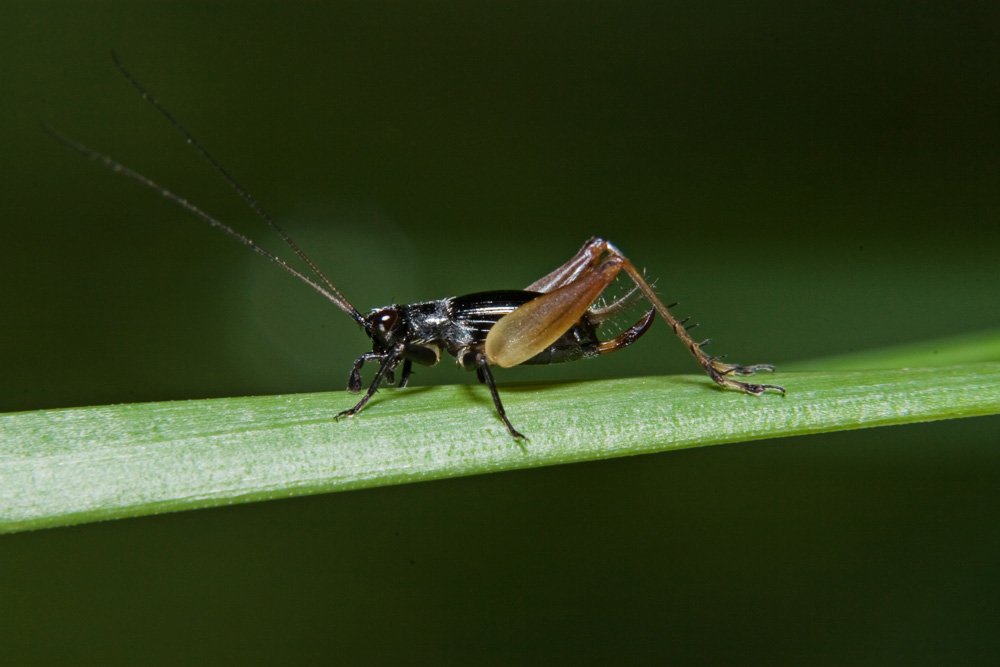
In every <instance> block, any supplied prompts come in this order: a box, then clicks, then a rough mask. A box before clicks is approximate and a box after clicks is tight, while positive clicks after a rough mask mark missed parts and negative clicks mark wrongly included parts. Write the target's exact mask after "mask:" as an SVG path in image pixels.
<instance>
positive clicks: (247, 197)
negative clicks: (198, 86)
mask: <svg viewBox="0 0 1000 667" xmlns="http://www.w3.org/2000/svg"><path fill="white" fill-rule="evenodd" d="M111 59H112V60H113V61H114V63H115V66H116V67H117V68H118V70H119V71H120V72H121V73H122V75H123V76H124V77H125V80H126V81H128V82H129V83H130V84H131V85H132V87H133V88H135V89H136V90H137V91H139V94H140V95H141V96H142V98H143V99H144V100H146V101H147V102H149V103H150V105H152V107H153V108H154V109H156V111H158V112H159V113H160V115H161V116H163V117H164V118H165V119H166V120H167V122H169V123H170V124H171V125H172V126H173V127H174V128H175V129H176V130H177V131H178V132H180V133H181V134H182V135H183V136H184V139H185V141H186V142H187V143H188V144H190V145H191V146H192V147H193V148H194V149H195V150H196V151H197V152H198V154H199V155H200V156H201V157H202V158H204V159H205V161H206V162H208V163H209V165H210V166H211V167H212V169H214V170H215V171H216V172H217V173H218V174H219V175H221V176H222V177H223V178H224V179H225V180H226V182H227V183H229V185H230V186H231V187H232V188H233V189H234V190H236V192H237V194H239V196H240V197H241V198H242V199H243V200H244V201H245V202H246V203H247V204H248V205H249V206H250V208H252V209H253V210H254V212H256V213H257V215H259V216H260V217H261V219H263V220H264V222H266V223H267V224H268V226H269V227H271V229H273V230H274V231H275V232H277V234H278V236H280V237H281V239H282V240H283V241H284V242H285V243H287V244H288V246H289V247H290V248H291V249H292V250H293V251H295V254H296V255H298V256H299V257H300V258H301V259H302V261H303V262H305V263H306V265H307V266H308V267H309V269H310V270H311V271H312V272H313V274H315V276H316V277H317V278H319V280H320V282H321V283H322V286H321V285H319V284H317V283H316V282H315V281H313V280H312V279H311V278H309V277H307V276H305V275H303V274H302V273H301V272H300V271H297V270H296V269H293V268H292V267H291V266H289V265H288V264H287V263H286V262H285V261H284V260H283V259H281V258H280V257H278V256H277V255H275V254H273V253H270V252H268V251H267V250H265V249H264V248H262V247H260V246H259V245H257V244H256V243H255V242H254V241H252V240H251V239H250V238H249V237H247V236H245V235H243V234H241V233H239V232H238V231H236V230H235V229H233V228H232V227H230V226H229V225H226V224H225V223H223V222H221V221H219V220H218V219H216V218H214V217H212V216H211V215H209V214H208V213H206V212H205V211H203V210H201V209H200V208H198V207H197V206H195V205H194V204H192V203H191V202H189V201H188V200H186V199H184V198H183V197H181V196H179V195H177V194H174V193H173V192H171V191H170V190H168V189H167V188H165V187H163V186H162V185H160V184H159V183H157V182H155V181H153V180H152V179H150V178H147V177H146V176H143V175H142V174H140V173H139V172H137V171H135V170H134V169H131V168H129V167H127V166H125V165H123V164H122V163H120V162H118V161H117V160H115V159H113V158H111V157H109V156H107V155H105V154H103V153H100V152H98V151H95V150H93V149H92V148H89V147H87V146H84V145H83V144H81V143H79V142H76V141H73V140H72V139H69V138H67V137H65V136H63V135H61V134H59V133H58V132H56V131H55V130H53V129H52V128H50V127H49V126H48V125H46V124H45V123H42V129H44V130H45V131H46V132H47V133H48V134H50V135H51V136H52V137H54V138H55V139H56V140H58V141H59V142H60V143H62V144H64V145H66V146H68V147H70V148H72V149H73V150H75V151H77V152H78V153H81V154H82V155H84V156H85V157H87V158H89V159H90V160H93V161H95V162H99V163H101V164H103V165H104V166H106V167H108V168H109V169H111V171H113V172H115V173H118V174H121V175H123V176H125V177H126V178H130V179H131V180H133V181H135V182H137V183H139V184H141V185H144V186H145V187H147V188H149V189H151V190H153V191H154V192H157V193H159V194H160V195H161V196H163V197H165V198H167V199H169V200H170V201H172V202H174V203H175V204H177V205H178V206H180V207H182V208H184V209H186V210H187V211H189V212H191V213H193V214H194V215H196V216H197V217H199V218H201V219H202V220H203V221H205V222H207V223H208V224H209V225H210V226H212V227H215V228H216V229H218V230H219V231H221V232H224V233H225V234H227V235H228V236H230V237H231V238H234V239H236V240H237V241H239V242H240V243H242V244H243V245H245V246H247V247H248V248H250V249H251V250H253V251H254V252H256V253H257V254H258V255H261V256H262V257H265V258H267V259H269V260H270V261H272V262H274V263H275V264H277V265H278V266H280V267H281V268H283V269H285V270H286V271H288V272H289V273H291V274H292V275H294V276H295V277H296V278H298V279H299V280H301V281H302V282H304V283H306V284H307V285H309V286H310V287H312V288H313V289H314V290H316V291H317V292H319V293H320V294H322V295H323V296H324V297H326V298H327V299H328V300H329V301H331V302H332V303H333V304H334V305H336V306H337V307H338V308H340V309H341V310H343V311H344V312H345V313H347V314H348V315H350V316H351V317H352V318H354V320H355V321H357V322H358V323H359V324H361V326H366V323H365V319H364V317H363V316H362V315H361V314H360V313H359V312H358V310H357V308H355V307H354V306H353V305H352V304H351V302H350V301H348V300H347V297H345V296H344V295H343V294H341V293H340V290H338V289H337V288H336V287H335V286H334V284H333V283H332V282H331V281H330V279H329V278H327V277H326V275H325V274H324V273H323V272H322V271H320V269H319V267H318V266H316V264H315V262H313V261H312V259H311V258H310V257H309V256H308V255H306V253H305V252H303V251H302V249H301V248H299V246H298V245H297V244H296V243H295V241H293V240H292V238H291V237H290V236H289V235H288V234H287V233H286V232H285V230H283V229H282V228H281V227H279V226H278V223H277V222H275V220H274V218H272V217H271V216H270V215H268V213H267V212H266V211H265V210H264V209H263V207H262V206H261V205H260V203H259V202H258V201H257V200H256V199H255V198H254V197H253V195H251V194H250V193H249V192H248V191H247V190H246V189H245V188H244V187H243V186H242V185H240V184H239V182H238V181H237V180H236V179H235V178H234V177H233V176H232V174H230V173H229V172H228V171H226V169H225V168H224V167H223V166H222V165H221V164H219V162H218V161H217V160H216V159H215V158H214V157H213V156H212V154H211V153H209V152H208V151H207V150H206V149H205V147H204V146H202V145H201V142H199V141H198V140H197V139H195V138H194V136H193V135H192V134H191V133H190V132H188V130H187V128H185V127H184V126H183V125H181V123H180V121H178V120H177V119H176V118H174V116H173V115H172V114H171V113H170V112H169V111H167V109H166V108H165V107H164V106H163V105H162V104H160V102H159V101H158V100H157V99H156V98H155V97H153V95H151V94H150V92H149V91H148V90H147V89H146V87H145V86H143V85H142V84H141V83H139V81H138V80H137V79H136V78H135V77H134V76H132V74H131V73H130V72H129V71H128V70H127V69H125V66H124V64H122V62H121V60H120V59H119V58H118V55H117V54H116V53H115V52H114V51H112V52H111Z"/></svg>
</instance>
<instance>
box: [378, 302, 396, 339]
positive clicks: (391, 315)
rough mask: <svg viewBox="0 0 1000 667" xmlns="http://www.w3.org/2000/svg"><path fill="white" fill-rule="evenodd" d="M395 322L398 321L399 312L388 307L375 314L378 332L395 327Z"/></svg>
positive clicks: (386, 331)
mask: <svg viewBox="0 0 1000 667" xmlns="http://www.w3.org/2000/svg"><path fill="white" fill-rule="evenodd" d="M397 322H399V313H397V312H396V311H395V310H390V309H388V308H386V309H385V310H383V311H382V312H380V313H378V314H377V315H376V316H375V327H376V328H377V329H378V330H379V333H383V334H387V333H389V332H390V331H392V330H393V329H394V328H395V327H396V323H397Z"/></svg>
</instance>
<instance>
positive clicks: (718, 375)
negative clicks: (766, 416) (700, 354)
mask: <svg viewBox="0 0 1000 667" xmlns="http://www.w3.org/2000/svg"><path fill="white" fill-rule="evenodd" d="M706 370H708V375H709V376H710V377H711V378H712V379H713V380H715V382H717V383H718V384H720V385H722V386H723V387H731V388H733V389H738V390H740V391H744V392H746V393H748V394H753V395H754V396H760V395H761V394H763V393H764V392H765V391H767V390H768V389H773V390H775V391H776V392H778V393H780V394H781V395H782V396H785V388H784V387H781V386H779V385H776V384H754V383H751V382H740V381H739V380H734V379H732V377H731V376H733V375H753V374H754V373H756V372H757V371H768V372H770V373H773V372H774V366H772V365H771V364H754V365H753V366H740V365H739V364H723V363H719V362H718V361H711V362H710V363H709V365H708V366H707V368H706Z"/></svg>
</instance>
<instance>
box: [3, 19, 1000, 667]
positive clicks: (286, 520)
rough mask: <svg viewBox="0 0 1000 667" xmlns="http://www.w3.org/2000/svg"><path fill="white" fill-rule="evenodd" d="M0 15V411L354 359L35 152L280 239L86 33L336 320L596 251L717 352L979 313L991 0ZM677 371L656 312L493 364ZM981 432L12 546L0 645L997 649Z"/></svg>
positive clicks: (871, 439) (183, 389)
mask: <svg viewBox="0 0 1000 667" xmlns="http://www.w3.org/2000/svg"><path fill="white" fill-rule="evenodd" d="M0 36H2V39H0V93H2V97H3V101H2V105H0V127H2V131H0V155H2V163H0V164H2V165H3V167H4V173H3V178H2V179H0V248H2V250H3V258H2V261H0V303H2V304H3V312H4V315H3V320H2V322H0V325H2V326H0V345H2V348H0V349H2V362H0V377H2V382H0V410H4V411H11V410H27V409H35V408H51V407H61V406H74V405H87V404H101V403H110V402H130V401H147V400H165V399H183V398H198V397H207V396H225V395H245V394H267V393H279V392H299V391H321V390H328V389H339V388H342V387H343V386H344V384H345V383H346V375H347V370H348V369H349V366H350V362H351V360H352V359H353V358H354V357H355V356H356V355H357V354H359V353H360V352H362V351H364V349H365V341H364V338H363V336H362V335H361V334H360V333H359V332H358V331H357V328H356V327H355V325H353V324H352V323H351V322H350V321H349V320H348V319H347V318H346V317H344V316H343V314H341V313H340V312H339V311H337V310H336V309H334V308H331V307H330V306H328V305H327V304H325V303H324V302H323V301H322V300H321V299H318V298H316V296H315V295H314V294H312V293H311V292H310V291H309V290H307V289H304V288H302V286H300V285H297V284H296V283H295V282H294V281H293V280H291V279H288V278H287V277H286V276H283V275H281V273H280V272H279V271H277V270H276V269H275V268H274V267H273V266H270V265H268V263H266V262H264V261H261V260H260V259H259V258H256V257H254V256H253V255H252V254H251V253H248V252H246V251H245V250H243V249H241V248H240V247H238V246H237V245H236V244H233V243H232V242H230V241H228V240H226V239H225V238H224V237H222V236H221V235H220V234H218V233H214V232H212V231H211V230H207V229H205V228H204V226H203V225H200V224H199V223H197V222H196V221H194V220H193V219H191V218H189V217H186V216H185V215H184V214H183V213H182V212H180V211H179V210H178V209H177V208H176V207H174V206H171V205H170V204H169V203H167V202H165V201H163V200H161V199H160V198H159V197H157V196H155V195H154V194H152V193H150V192H148V191H144V190H143V189H141V188H138V187H136V186H134V185H132V184H130V183H128V182H125V181H124V180H123V179H121V178H118V177H116V176H114V175H113V174H111V173H109V172H107V171H106V170H102V169H100V168H97V167H96V166H94V165H91V164H88V163H86V161H84V160H83V159H81V158H79V157H78V156H76V155H74V154H72V153H71V152H69V151H67V150H65V149H64V148H63V147H61V146H59V145H58V144H56V143H55V142H53V141H51V140H50V139H48V138H47V137H46V136H45V135H44V134H42V132H41V131H40V130H39V129H38V125H37V123H38V121H39V120H45V121H47V122H48V123H50V124H51V125H53V126H54V127H56V128H57V129H59V130H60V131H62V132H64V133H66V134H68V135H69V136H72V137H73V138H76V139H78V140H80V141H83V142H84V143H87V144H89V145H92V146H93V147H95V148H99V149H101V150H103V151H107V152H109V153H111V154H112V155H114V156H115V157H117V158H119V159H121V160H122V161H124V162H125V163H126V164H128V165H130V166H133V167H135V168H138V169H139V170H140V171H143V172H145V173H147V174H148V175H150V176H152V177H153V178H155V179H157V180H159V181H161V182H162V183H164V184H165V185H167V186H168V187H171V188H173V189H175V190H177V191H178V192H179V193H181V194H183V195H184V196H187V197H189V198H190V199H191V200H192V201H195V202H197V203H198V204H199V205H201V206H203V207H205V208H206V209H207V210H209V211H210V212H212V213H214V214H217V215H219V216H220V217H222V218H223V219H224V220H226V221H228V222H231V223H232V224H234V225H235V226H237V227H238V228H239V229H240V230H242V231H244V232H246V233H248V234H250V235H251V236H253V237H254V238H255V239H256V240H258V241H260V242H262V244H264V245H267V246H269V247H271V248H273V249H280V248H279V245H278V244H277V243H274V242H272V241H271V239H272V238H273V237H271V236H269V235H268V233H267V231H266V229H264V226H263V224H262V223H260V221H258V220H255V219H254V218H253V216H252V214H250V213H249V212H248V211H247V210H246V208H245V206H243V205H242V204H241V202H239V200H238V199H237V198H236V197H235V196H234V195H233V194H232V193H231V192H229V191H228V190H227V188H226V186H225V184H224V183H222V181H221V180H220V179H219V178H218V177H216V176H215V175H213V174H212V173H211V172H210V170H209V169H208V168H207V167H206V166H205V165H204V164H203V163H202V162H200V161H199V159H198V158H197V156H195V155H194V154H193V152H192V151H191V150H190V149H189V148H188V147H187V146H185V145H184V143H183V141H182V140H181V139H180V138H179V137H178V136H177V135H176V134H175V133H174V132H173V131H172V130H171V129H170V128H169V127H168V126H167V125H166V124H165V123H163V122H162V121H161V119H159V118H157V117H156V116H155V114H154V113H152V112H151V110H150V108H148V106H144V104H143V103H142V102H141V100H140V99H139V98H138V96H137V95H136V94H134V92H133V91H132V90H131V89H130V88H129V87H128V86H127V84H125V82H124V81H123V80H122V78H121V77H120V76H119V75H118V73H117V72H116V71H115V69H114V67H113V66H112V65H111V62H110V58H109V57H108V52H109V50H110V49H111V48H115V49H117V51H118V53H119V54H120V55H121V57H122V58H123V60H124V61H125V62H126V63H127V64H128V65H129V67H130V68H131V69H132V70H133V72H134V73H135V74H136V75H137V76H139V78H140V79H141V80H142V81H144V82H145V83H146V84H147V85H148V86H149V87H150V88H151V89H152V90H153V91H154V92H155V94H156V95H157V96H158V97H160V98H161V99H162V100H163V101H164V102H165V103H166V104H167V105H168V106H169V107H170V109H171V110H172V111H173V112H174V113H175V114H176V115H177V116H178V117H180V118H181V119H182V120H183V121H184V122H185V123H186V124H187V125H188V127H189V128H190V129H191V130H192V132H194V133H195V134H196V136H198V137H199V138H200V139H201V140H202V141H203V142H204V143H205V144H207V145H208V146H209V147H210V148H211V149H212V150H213V151H214V152H215V153H216V155H217V157H218V158H219V159H220V160H221V161H222V162H223V163H224V164H225V165H226V166H227V167H228V168H229V169H230V170H231V171H232V172H233V173H234V174H236V175H237V177H238V178H239V179H240V180H241V181H242V182H243V183H244V185H246V186H247V187H248V188H249V189H250V190H251V191H252V192H253V193H255V195H256V196H257V197H258V198H259V199H260V200H261V201H262V202H263V204H264V206H265V208H266V209H268V210H269V211H270V212H271V213H272V214H273V215H274V216H275V217H277V218H278V219H279V220H280V221H282V224H284V225H285V227H286V228H287V229H288V231H289V232H291V233H292V235H293V236H294V237H295V238H296V239H297V240H298V241H299V242H300V244H301V245H302V246H303V247H304V248H305V249H306V250H307V251H308V252H309V253H310V254H311V255H312V256H313V257H314V258H315V259H316V260H317V262H318V263H319V264H320V265H321V266H323V267H325V268H326V270H327V272H328V273H329V275H330V277H331V278H332V279H333V280H334V282H335V283H336V284H337V285H338V286H339V287H340V288H341V289H342V291H343V292H344V293H345V294H346V295H347V296H348V297H349V298H350V299H351V300H352V301H353V302H354V303H355V305H357V306H358V307H359V309H362V310H367V309H368V308H370V307H372V306H376V305H381V304H384V303H386V302H390V301H400V302H406V301H414V300H422V299H428V298H434V297H441V296H446V295H451V294H458V293H465V292H472V291H477V290H482V289H494V288H507V287H509V288H517V287H521V286H523V285H525V284H527V283H529V282H531V281H533V280H534V279H536V278H537V277H539V276H540V275H542V274H543V273H544V272H546V271H548V270H550V269H551V268H553V267H554V266H556V265H558V264H559V263H561V262H562V261H564V260H565V259H566V258H567V257H568V256H569V255H570V254H572V253H573V252H574V251H575V250H576V249H577V247H578V246H579V245H580V244H581V243H582V242H583V241H584V240H585V239H586V238H587V237H589V236H591V235H593V234H601V235H605V236H608V237H609V238H611V239H613V240H614V241H616V242H617V244H618V245H619V246H620V247H621V248H622V249H623V250H624V251H625V252H626V253H628V254H629V255H630V256H631V257H632V258H633V260H634V261H635V262H636V263H637V264H638V265H640V266H643V267H646V268H647V269H648V270H649V273H650V275H651V276H653V277H656V278H658V279H659V282H658V287H659V289H660V291H661V293H662V294H663V295H664V298H665V299H667V300H668V301H671V300H681V301H682V302H683V305H682V307H681V308H680V309H679V312H680V313H681V314H692V315H694V316H695V317H696V319H698V320H700V321H701V322H703V323H704V326H703V330H704V331H705V332H706V334H705V335H710V336H712V337H713V338H714V339H715V341H716V343H715V345H716V347H715V349H716V350H718V351H720V352H728V353H729V354H730V355H731V358H732V359H734V360H736V361H742V362H760V361H770V362H775V363H777V364H779V367H780V364H781V363H782V362H791V361H794V360H798V359H806V358H810V357H816V356H825V355H829V354H834V353H840V352H848V351H852V350H862V349H868V348H871V347H878V346H884V345H892V344H896V343H904V342H909V341H917V340H922V339H927V338H935V337H940V336H945V335H948V334H951V333H964V332H974V331H979V330H982V329H986V328H992V327H996V326H997V321H998V317H997V313H998V312H1000V290H998V289H997V285H998V261H997V251H998V249H1000V231H998V227H997V224H996V222H997V217H998V213H1000V188H998V187H997V185H998V176H1000V170H998V164H1000V9H998V5H997V4H996V3H995V2H984V3H950V2H937V3H934V2H929V3H921V2H917V3H914V2H898V3H894V2H881V3H830V4H829V5H821V4H816V3H801V2H770V3H759V2H758V3H743V2H730V3H698V4H697V7H696V8H693V7H681V6H673V5H672V4H670V3H627V2H604V3H540V2H523V3H500V2H496V3H485V2H476V3H454V2H437V3H410V2H398V3H385V2H358V3H298V2H287V3H232V4H228V3H223V4H218V3H190V4H180V3H173V4H148V3H96V2H93V3H79V4H63V3H48V4H42V3H29V2H25V3H14V2H6V3H4V4H2V5H0ZM695 371H696V368H695V367H694V366H693V364H692V363H691V361H690V358H689V357H688V355H687V354H686V353H685V352H684V351H683V349H682V348H681V346H680V345H678V344H677V343H676V342H675V341H673V340H671V339H670V337H669V336H668V335H667V334H666V333H664V331H663V330H660V331H654V332H653V333H651V334H650V335H649V337H647V339H644V340H643V341H642V342H641V344H639V345H637V346H636V347H634V348H632V349H630V350H628V351H626V352H624V353H622V354H619V355H615V356H614V357H613V358H607V359H602V360H600V361H595V362H591V363H585V364H576V365H570V366H566V367H559V368H548V369H545V368H543V369H514V370H511V371H506V372H503V373H501V374H499V378H498V379H500V381H501V382H503V381H520V380H535V379H538V380H540V379H546V378H563V379H564V378H569V377H598V376H602V377H617V376H628V375H640V374H664V373H679V372H695ZM468 379H469V378H468V377H467V376H466V375H465V374H463V373H461V372H460V371H457V370H455V369H453V368H451V364H443V365H442V367H441V368H437V369H432V370H426V371H422V372H421V373H420V374H419V376H417V377H416V378H415V381H416V383H439V382H440V383H448V382H455V381H467V380H468ZM710 394H711V392H707V393H706V400H711V395H710ZM398 400H405V397H400V398H399V399H398ZM342 407H344V406H340V405H336V406H331V410H336V409H340V408H342ZM485 418H488V416H487V415H484V419H485ZM997 426H998V421H997V419H995V418H992V419H979V420H973V421H967V422H961V423H942V424H933V425H926V426H912V427H905V428H897V429H885V430H875V431H861V432H857V433H847V434H837V435H830V436H822V437H811V438H793V439H788V440H779V441H773V442H767V443H756V444H752V445H739V446H730V447H719V448H710V449H704V450H700V451H699V450H695V451H686V452H678V453H672V454H669V455H660V456H646V457H641V458H636V459H629V460H617V461H609V462H603V463H594V464H583V465H574V466H567V467H561V468H552V469H547V470H536V471H525V472H518V473H508V474H503V475H496V476H490V477H481V478H474V479H465V480H454V481H449V482H442V483H432V484H420V485H412V486H406V487H398V488H389V489H379V490H373V491H366V492H356V493H346V494H337V495H330V496H320V497H313V498H305V499H297V500H290V501H285V502H273V503H266V504H258V505H251V506H242V507H236V508H229V509H219V510H209V511H200V512H192V513H186V514H182V515H172V516H162V517H152V518H148V519H139V520H130V521H122V522H116V523H110V524H103V525H92V526H84V527H79V528H71V529H61V530H51V531H43V532H39V533H32V534H22V535H14V536H6V537H2V538H0V572H2V584H0V655H2V656H3V660H4V662H5V664H21V663H25V664H31V663H37V664H45V663H48V662H50V661H60V662H65V663H67V664H69V663H76V664H79V662H80V661H83V660H87V661H94V662H101V663H104V664H113V663H121V664H137V663H145V664H151V663H162V664H178V663H182V662H183V663H189V664H190V663H192V662H195V663H197V662H202V663H209V664H218V663H253V662H260V663H267V664H275V663H278V662H282V663H286V664H289V663H302V662H304V661H306V660H331V659H339V660H341V661H344V662H347V663H357V662H395V663H400V662H407V663H412V662H434V663H437V662H446V663H447V662H453V663H465V664H482V663H496V664H505V663H510V662H513V661H516V660H520V659H524V658H527V659H535V660H537V661H539V662H545V663H553V662H555V663H559V662H566V663H587V662H592V663H603V664H606V663H609V662H618V661H626V662H628V661H638V660H640V659H645V660H649V661H653V660H655V661H657V662H661V661H666V662H673V663H682V664H683V663H705V664H715V663H719V662H730V663H734V662H738V663H753V662H763V663H768V664H776V663H777V664H780V663H795V664H799V663H801V662H811V663H819V664H845V663H852V662H853V663H866V664H887V663H900V664H915V663H920V662H924V663H928V664H942V663H944V662H951V661H957V662H963V663H965V664H974V663H984V664H986V663H993V662H995V661H996V659H997V658H998V655H1000V650H998V649H1000V640H998V639H997V638H996V633H995V625H996V623H995V621H996V617H997V612H998V609H997V607H998V605H997V602H996V600H997V599H998V595H1000V590H998V589H1000V576H998V574H997V567H996V560H997V553H998V547H1000V528H998V525H997V510H998V500H1000V492H998V490H997V482H998V474H997V473H998V468H1000V466H998V464H1000V460H998V455H997V453H996V447H995V445H996V442H995V440H996V430H997ZM0 483H2V480H0Z"/></svg>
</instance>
